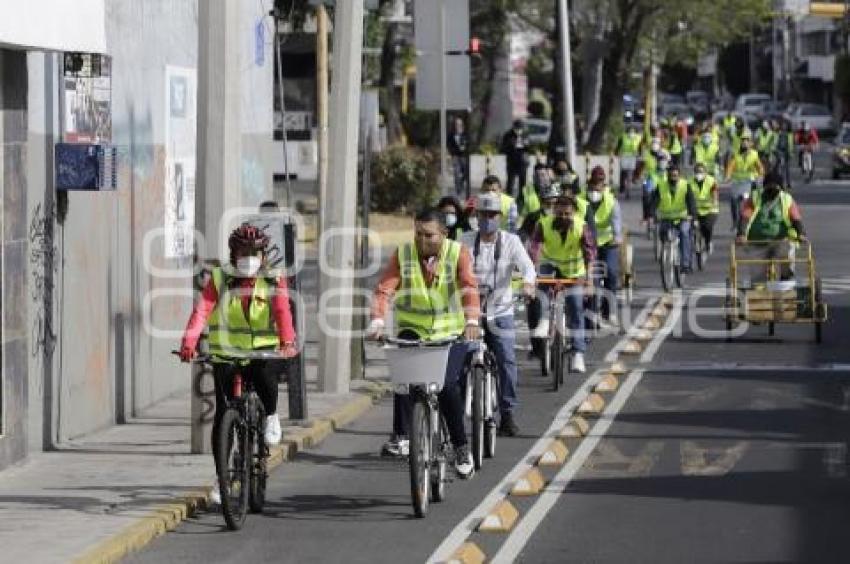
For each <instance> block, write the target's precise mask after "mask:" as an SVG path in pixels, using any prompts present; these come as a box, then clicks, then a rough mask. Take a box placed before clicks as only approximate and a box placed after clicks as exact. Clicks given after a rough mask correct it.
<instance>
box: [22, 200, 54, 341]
mask: <svg viewBox="0 0 850 564" xmlns="http://www.w3.org/2000/svg"><path fill="white" fill-rule="evenodd" d="M55 225H56V204H53V205H51V206H49V207H48V206H44V205H42V203H40V202H39V204H38V205H37V206H36V207H35V210H33V214H32V221H31V222H30V228H29V244H30V256H29V262H30V272H31V273H32V284H31V286H30V288H31V290H30V295H31V296H32V301H33V306H34V307H33V327H32V343H33V347H32V354H33V356H36V357H37V356H38V355H39V354H43V355H45V356H49V355H51V354H53V350H54V348H55V347H56V332H55V331H54V327H53V291H54V288H55V280H56V274H57V272H58V269H59V264H58V261H57V257H58V250H57V245H56V238H55Z"/></svg>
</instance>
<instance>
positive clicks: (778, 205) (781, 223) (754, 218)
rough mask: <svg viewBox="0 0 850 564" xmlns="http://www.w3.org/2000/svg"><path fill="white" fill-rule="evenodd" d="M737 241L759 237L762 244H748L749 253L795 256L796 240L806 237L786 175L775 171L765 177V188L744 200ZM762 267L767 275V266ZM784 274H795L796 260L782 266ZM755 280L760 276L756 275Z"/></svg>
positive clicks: (754, 255) (763, 256)
mask: <svg viewBox="0 0 850 564" xmlns="http://www.w3.org/2000/svg"><path fill="white" fill-rule="evenodd" d="M741 218H742V221H741V225H740V226H739V227H738V237H737V242H739V243H742V242H744V241H750V242H753V241H756V242H763V244H761V245H750V246H748V247H747V248H746V249H747V252H746V253H745V255H747V256H748V258H758V259H777V258H778V259H784V258H789V259H792V260H793V259H794V253H795V248H796V245H795V244H794V243H795V241H806V240H807V238H806V232H805V229H804V228H803V219H802V215H801V214H800V208H799V207H798V206H797V204H796V202H794V198H793V197H792V196H791V194H789V193H788V192H785V191H783V190H782V177H781V176H780V175H779V174H776V173H774V172H771V173H769V174H768V175H767V176H765V178H764V188H763V189H762V190H755V191H754V192H753V193H752V194H751V195H750V198H749V199H747V201H746V202H744V205H743V209H742V210H741ZM759 271H761V272H762V274H761V276H763V271H764V268H763V267H760V268H759ZM780 276H781V278H782V279H783V280H790V279H791V278H793V276H794V269H793V262H792V263H790V264H788V263H785V264H783V265H782V267H781V273H780ZM752 278H753V281H755V280H756V279H757V278H758V276H753V277H752Z"/></svg>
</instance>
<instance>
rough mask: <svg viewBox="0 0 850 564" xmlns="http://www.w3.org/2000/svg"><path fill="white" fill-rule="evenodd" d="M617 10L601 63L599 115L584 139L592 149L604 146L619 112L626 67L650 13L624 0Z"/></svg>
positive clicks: (626, 72) (626, 73)
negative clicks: (607, 134) (614, 117)
mask: <svg viewBox="0 0 850 564" xmlns="http://www.w3.org/2000/svg"><path fill="white" fill-rule="evenodd" d="M619 10H620V20H619V22H618V24H617V25H616V26H615V27H614V29H613V30H612V33H611V41H610V44H611V49H610V51H609V52H608V57H607V58H606V59H605V64H604V65H603V67H602V92H601V95H600V100H599V119H597V120H596V123H595V124H593V128H592V129H591V130H590V136H589V137H588V140H587V150H588V151H590V152H594V153H598V152H601V151H602V150H603V149H604V143H605V133H606V131H607V130H608V124H609V122H610V121H611V118H612V117H613V116H618V115H620V114H621V113H622V107H623V94H625V93H626V85H627V84H628V74H629V69H630V67H631V63H632V60H633V59H634V55H635V52H636V51H637V44H638V39H639V37H640V34H641V32H642V31H643V25H644V22H645V21H646V20H647V17H648V16H649V15H650V12H649V11H648V10H646V9H641V8H639V7H636V6H635V5H634V4H633V3H631V2H628V1H626V0H620V2H619Z"/></svg>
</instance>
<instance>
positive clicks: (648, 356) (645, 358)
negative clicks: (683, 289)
mask: <svg viewBox="0 0 850 564" xmlns="http://www.w3.org/2000/svg"><path fill="white" fill-rule="evenodd" d="M682 303H683V300H682V296H681V295H680V296H678V297H677V298H676V302H675V303H674V304H673V310H672V311H671V312H670V315H668V316H667V322H666V323H665V324H664V327H662V328H661V330H660V331H659V332H658V333H656V334H655V337H653V339H652V341H650V343H649V346H647V347H646V350H644V351H643V354H642V355H641V356H640V361H641V363H643V364H646V363H648V362H651V361H652V359H653V357H655V353H657V352H658V348H659V347H660V346H661V344H662V343H663V342H664V340H665V339H666V338H667V337H669V336H670V333H672V332H673V329H675V328H676V326H678V325H679V319H680V318H681V317H682Z"/></svg>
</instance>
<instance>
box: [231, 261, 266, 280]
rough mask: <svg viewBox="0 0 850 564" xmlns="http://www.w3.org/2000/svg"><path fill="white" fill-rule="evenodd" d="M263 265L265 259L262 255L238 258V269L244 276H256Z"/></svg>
mask: <svg viewBox="0 0 850 564" xmlns="http://www.w3.org/2000/svg"><path fill="white" fill-rule="evenodd" d="M262 265H263V259H261V258H260V257H239V258H238V259H236V271H237V272H238V273H239V274H240V275H242V276H247V277H253V276H256V274H257V272H259V271H260V267H261V266H262Z"/></svg>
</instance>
